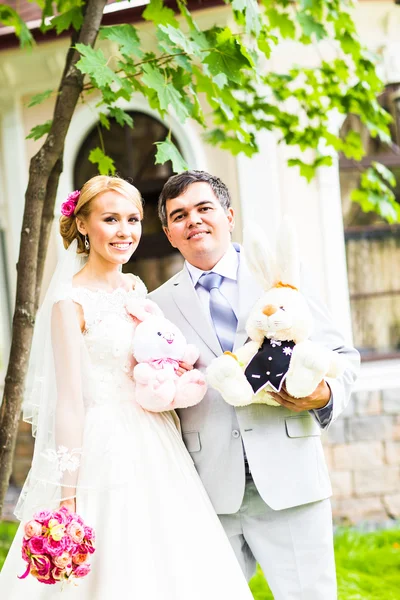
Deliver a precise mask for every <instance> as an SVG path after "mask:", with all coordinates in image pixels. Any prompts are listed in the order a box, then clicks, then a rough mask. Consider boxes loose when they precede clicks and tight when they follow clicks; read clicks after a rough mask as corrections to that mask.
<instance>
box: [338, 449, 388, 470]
mask: <svg viewBox="0 0 400 600" xmlns="http://www.w3.org/2000/svg"><path fill="white" fill-rule="evenodd" d="M332 454H333V466H334V468H335V469H336V470H338V471H341V470H346V469H348V470H351V471H352V470H357V469H365V468H366V466H369V467H379V466H380V465H383V464H384V448H383V443H382V442H355V443H353V444H339V445H337V446H334V447H333V448H332Z"/></svg>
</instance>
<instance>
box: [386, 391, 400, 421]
mask: <svg viewBox="0 0 400 600" xmlns="http://www.w3.org/2000/svg"><path fill="white" fill-rule="evenodd" d="M382 405H383V406H382V407H383V412H384V413H386V414H388V415H399V414H400V388H392V389H390V390H382Z"/></svg>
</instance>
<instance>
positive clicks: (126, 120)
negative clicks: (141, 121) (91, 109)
mask: <svg viewBox="0 0 400 600" xmlns="http://www.w3.org/2000/svg"><path fill="white" fill-rule="evenodd" d="M109 115H110V117H113V118H114V119H115V120H116V121H117V123H118V125H121V127H123V126H124V125H128V127H133V119H132V117H131V116H130V115H128V113H126V112H125V111H124V110H122V108H118V107H117V106H112V107H111V108H110V110H109Z"/></svg>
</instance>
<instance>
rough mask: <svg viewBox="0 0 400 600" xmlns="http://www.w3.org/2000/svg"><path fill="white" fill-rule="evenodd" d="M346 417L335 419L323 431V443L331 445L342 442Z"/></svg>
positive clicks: (344, 439) (343, 440)
mask: <svg viewBox="0 0 400 600" xmlns="http://www.w3.org/2000/svg"><path fill="white" fill-rule="evenodd" d="M346 421H347V419H339V420H338V421H335V422H334V423H333V424H332V425H331V426H330V427H329V429H328V431H326V432H324V433H323V438H322V440H323V442H324V444H326V445H328V446H331V445H333V444H344V443H345V441H346V438H345V425H346Z"/></svg>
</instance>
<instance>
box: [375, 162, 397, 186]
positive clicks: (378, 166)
mask: <svg viewBox="0 0 400 600" xmlns="http://www.w3.org/2000/svg"><path fill="white" fill-rule="evenodd" d="M371 165H372V167H373V168H374V169H375V170H376V171H378V173H379V175H380V176H381V177H382V178H383V179H384V180H385V181H387V182H388V184H389V185H391V186H392V187H395V186H396V178H395V176H394V175H393V173H392V171H390V169H388V168H387V167H385V165H383V164H382V163H378V162H375V161H373V162H372V163H371Z"/></svg>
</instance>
